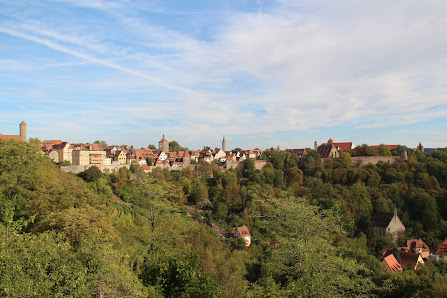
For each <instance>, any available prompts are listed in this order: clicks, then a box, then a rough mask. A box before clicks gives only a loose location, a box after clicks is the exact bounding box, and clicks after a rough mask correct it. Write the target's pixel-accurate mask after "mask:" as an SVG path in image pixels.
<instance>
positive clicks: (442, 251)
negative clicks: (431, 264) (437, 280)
mask: <svg viewBox="0 0 447 298" xmlns="http://www.w3.org/2000/svg"><path fill="white" fill-rule="evenodd" d="M436 255H438V256H441V255H444V256H447V238H445V239H444V241H442V242H441V243H440V244H439V246H438V250H437V251H436Z"/></svg>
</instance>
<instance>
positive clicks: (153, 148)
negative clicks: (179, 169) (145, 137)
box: [147, 144, 157, 150]
mask: <svg viewBox="0 0 447 298" xmlns="http://www.w3.org/2000/svg"><path fill="white" fill-rule="evenodd" d="M147 148H149V149H152V150H157V147H155V145H154V144H149V145H148V146H147Z"/></svg>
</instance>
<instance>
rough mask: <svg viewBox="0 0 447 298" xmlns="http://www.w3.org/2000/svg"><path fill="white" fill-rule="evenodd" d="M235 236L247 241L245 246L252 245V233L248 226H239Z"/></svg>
mask: <svg viewBox="0 0 447 298" xmlns="http://www.w3.org/2000/svg"><path fill="white" fill-rule="evenodd" d="M234 238H236V239H237V238H242V239H244V241H245V246H250V245H251V235H250V231H249V230H248V228H247V227H246V226H242V227H238V228H237V229H236V232H235V233H234Z"/></svg>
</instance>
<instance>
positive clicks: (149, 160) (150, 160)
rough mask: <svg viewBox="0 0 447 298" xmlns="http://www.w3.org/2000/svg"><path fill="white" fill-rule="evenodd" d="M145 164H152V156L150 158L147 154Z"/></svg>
mask: <svg viewBox="0 0 447 298" xmlns="http://www.w3.org/2000/svg"><path fill="white" fill-rule="evenodd" d="M146 164H147V165H148V166H152V165H153V161H152V158H150V157H149V156H148V157H146Z"/></svg>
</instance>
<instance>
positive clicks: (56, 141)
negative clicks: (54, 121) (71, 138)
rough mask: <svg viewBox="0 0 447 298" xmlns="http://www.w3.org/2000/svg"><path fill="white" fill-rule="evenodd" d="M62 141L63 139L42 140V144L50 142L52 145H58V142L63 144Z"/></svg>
mask: <svg viewBox="0 0 447 298" xmlns="http://www.w3.org/2000/svg"><path fill="white" fill-rule="evenodd" d="M61 143H62V141H61V140H45V141H42V143H41V144H42V145H45V144H50V145H54V144H56V145H58V144H61Z"/></svg>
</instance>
